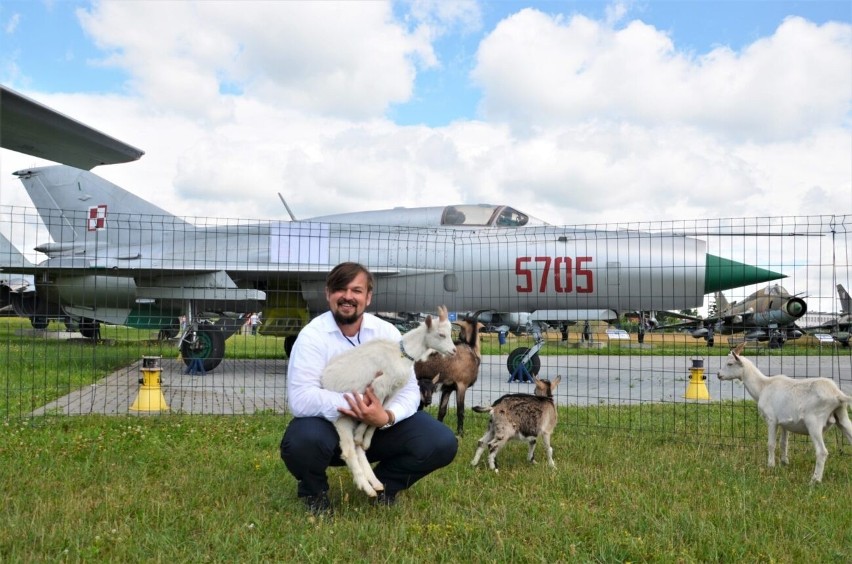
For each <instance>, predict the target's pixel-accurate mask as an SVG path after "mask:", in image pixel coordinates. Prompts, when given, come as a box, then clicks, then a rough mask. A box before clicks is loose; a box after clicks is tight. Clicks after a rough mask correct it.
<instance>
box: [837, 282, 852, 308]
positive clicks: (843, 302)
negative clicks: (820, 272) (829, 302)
mask: <svg viewBox="0 0 852 564" xmlns="http://www.w3.org/2000/svg"><path fill="white" fill-rule="evenodd" d="M837 295H838V296H840V311H841V312H842V313H843V315H849V313H852V297H850V296H849V292H847V291H846V288H844V287H843V284H838V285H837Z"/></svg>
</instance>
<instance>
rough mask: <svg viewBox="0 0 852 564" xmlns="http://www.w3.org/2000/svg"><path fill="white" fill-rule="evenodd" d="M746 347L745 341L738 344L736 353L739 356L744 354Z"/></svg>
mask: <svg viewBox="0 0 852 564" xmlns="http://www.w3.org/2000/svg"><path fill="white" fill-rule="evenodd" d="M744 349H745V341H743V342H742V343H740V344H739V345H737V348H735V349H734V354H735V355H737V356H739V355H741V354H743V350H744Z"/></svg>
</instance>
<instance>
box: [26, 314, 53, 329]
mask: <svg viewBox="0 0 852 564" xmlns="http://www.w3.org/2000/svg"><path fill="white" fill-rule="evenodd" d="M49 322H50V319H48V318H47V316H46V315H33V316H32V317H30V323H31V324H32V326H33V329H47V325H48V323H49Z"/></svg>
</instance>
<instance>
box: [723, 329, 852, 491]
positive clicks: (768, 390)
mask: <svg viewBox="0 0 852 564" xmlns="http://www.w3.org/2000/svg"><path fill="white" fill-rule="evenodd" d="M744 344H745V343H742V344H740V345H739V346H738V347H737V348H736V349H733V350H731V352H730V353H729V354H728V361H727V364H726V365H725V366H723V367H722V369H721V370H720V371H719V374H718V376H719V379H720V380H735V379H736V380H741V381H742V383H743V385H745V387H746V390H748V393H749V394H751V397H753V398H754V399H755V400H756V401H757V409H758V411H760V415H761V416H762V417H763V419H764V420H765V421H766V424H767V425H768V426H769V441H768V445H769V458H768V465H769V467H770V468H774V467H775V435H776V430H777V427H779V426H780V427H781V464H787V462H788V458H787V432H790V433H797V434H800V435H810V437H811V442H812V443H813V444H814V451H816V466H815V467H814V474H813V476H812V477H811V483H812V484H813V483H815V482H820V481H822V471H823V468H824V467H825V459H826V458H828V449H826V448H825V441H824V440H823V433H824V432H825V431H826V430H828V429H829V428H830V427H831V426H832V425H833V424H835V423H837V426H838V427H840V429H841V431H843V434H844V435H845V436H846V439H847V440H848V441H849V442H850V443H852V422H850V421H849V414H848V413H847V412H846V409H847V406H849V405H850V404H852V396H848V395H846V394H844V393H843V392H842V391H841V390H840V388H838V387H837V384H835V383H834V381H832V380H830V379H828V378H803V379H799V380H795V379H793V378H789V377H787V376H784V375H783V374H779V375H777V376H772V377H768V376H765V375H764V374H763V373H762V372H761V371H760V370H759V369H758V368H757V367H756V366H755V365H754V363H752V362H751V361H750V360H748V359H747V358H743V357H741V356H740V354H741V353H742V352H743V346H744Z"/></svg>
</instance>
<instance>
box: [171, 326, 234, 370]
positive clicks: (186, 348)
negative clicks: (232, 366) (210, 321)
mask: <svg viewBox="0 0 852 564" xmlns="http://www.w3.org/2000/svg"><path fill="white" fill-rule="evenodd" d="M180 354H181V357H182V358H183V363H184V364H186V365H187V367H189V366H190V365H191V364H192V361H193V360H195V359H197V358H200V359H201V360H202V363H203V365H204V371H205V372H210V371H211V370H213V369H214V368H216V367H217V366H219V364H221V362H222V357H224V356H225V336H224V335H223V334H222V331H220V330H219V329H218V328H216V327H213V326H208V325H202V326H201V327H199V328H198V331H196V332H195V340H194V341H191V340H190V339H186V340H185V341H184V342H183V343H181V346H180Z"/></svg>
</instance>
